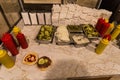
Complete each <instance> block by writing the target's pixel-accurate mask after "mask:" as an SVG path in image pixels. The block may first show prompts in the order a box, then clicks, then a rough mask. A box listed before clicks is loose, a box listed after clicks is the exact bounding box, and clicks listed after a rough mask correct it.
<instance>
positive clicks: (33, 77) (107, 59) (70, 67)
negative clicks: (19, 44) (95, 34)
mask: <svg viewBox="0 0 120 80" xmlns="http://www.w3.org/2000/svg"><path fill="white" fill-rule="evenodd" d="M39 29H40V26H24V28H23V29H22V32H23V33H24V34H25V36H26V37H27V39H28V40H29V47H28V48H27V49H21V48H20V50H19V54H18V55H17V56H16V63H15V66H14V67H13V68H11V69H6V68H5V67H4V66H1V67H0V80H44V79H45V80H46V79H51V80H53V79H56V80H58V79H61V80H63V79H64V78H68V77H83V76H100V75H116V74H120V50H119V49H118V48H116V47H115V46H113V45H112V43H110V44H109V46H107V48H106V49H105V51H104V52H103V53H102V54H101V55H97V54H96V53H95V52H94V51H93V50H94V48H93V50H92V49H90V46H87V47H80V48H75V47H74V46H73V45H66V46H60V45H59V46H58V45H56V44H55V43H52V44H38V43H36V42H35V40H34V39H35V36H36V35H37V33H38V31H39ZM96 43H98V41H97V42H96ZM91 45H92V44H91ZM30 52H36V53H37V54H38V55H39V57H42V56H48V57H50V58H51V60H52V64H51V66H50V67H48V68H47V69H46V70H45V71H41V70H40V69H39V68H38V67H37V65H36V64H35V65H32V66H28V65H25V64H23V63H22V59H23V57H24V56H25V54H27V53H30Z"/></svg>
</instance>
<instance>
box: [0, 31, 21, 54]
mask: <svg viewBox="0 0 120 80" xmlns="http://www.w3.org/2000/svg"><path fill="white" fill-rule="evenodd" d="M1 40H2V42H3V45H4V46H5V47H6V48H7V49H8V50H9V51H10V52H11V54H12V55H13V56H16V55H17V54H18V53H19V51H18V49H17V46H16V44H15V41H14V40H13V37H12V35H11V34H9V33H5V34H4V35H3V37H2V39H1Z"/></svg>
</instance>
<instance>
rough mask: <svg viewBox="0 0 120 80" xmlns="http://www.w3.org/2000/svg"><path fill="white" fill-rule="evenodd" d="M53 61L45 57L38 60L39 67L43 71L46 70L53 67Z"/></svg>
mask: <svg viewBox="0 0 120 80" xmlns="http://www.w3.org/2000/svg"><path fill="white" fill-rule="evenodd" d="M51 63H52V61H51V59H50V58H49V57H47V56H43V57H41V58H39V59H38V61H37V65H38V67H39V68H40V69H41V70H46V68H48V67H49V66H50V65H51Z"/></svg>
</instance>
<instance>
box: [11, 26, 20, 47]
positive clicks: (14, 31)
mask: <svg viewBox="0 0 120 80" xmlns="http://www.w3.org/2000/svg"><path fill="white" fill-rule="evenodd" d="M18 32H21V30H20V28H18V27H17V26H15V27H14V28H13V30H12V33H13V34H12V36H13V38H14V40H15V42H16V45H17V46H19V42H18V40H17V38H16V35H17V34H18Z"/></svg>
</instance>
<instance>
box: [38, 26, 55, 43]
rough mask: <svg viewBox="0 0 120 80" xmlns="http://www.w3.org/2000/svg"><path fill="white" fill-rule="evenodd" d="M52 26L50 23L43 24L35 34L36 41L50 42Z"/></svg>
mask: <svg viewBox="0 0 120 80" xmlns="http://www.w3.org/2000/svg"><path fill="white" fill-rule="evenodd" d="M53 34H54V27H53V26H52V25H43V26H41V28H40V31H39V33H38V35H37V42H40V43H50V42H52V39H53Z"/></svg>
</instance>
